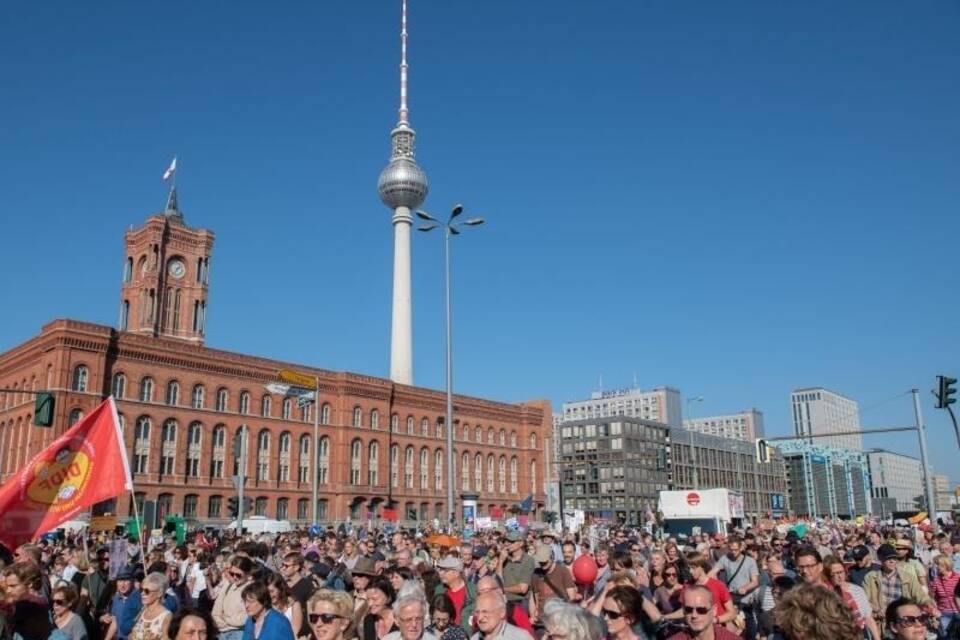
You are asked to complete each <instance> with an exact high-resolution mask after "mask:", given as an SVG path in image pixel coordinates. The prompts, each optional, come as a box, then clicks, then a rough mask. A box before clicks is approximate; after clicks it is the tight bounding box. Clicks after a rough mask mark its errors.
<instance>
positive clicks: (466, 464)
mask: <svg viewBox="0 0 960 640" xmlns="http://www.w3.org/2000/svg"><path fill="white" fill-rule="evenodd" d="M460 484H461V487H460V488H461V489H462V490H464V491H470V453H469V452H467V451H464V452H463V457H462V458H461V460H460Z"/></svg>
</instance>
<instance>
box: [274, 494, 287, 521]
mask: <svg viewBox="0 0 960 640" xmlns="http://www.w3.org/2000/svg"><path fill="white" fill-rule="evenodd" d="M289 509H290V498H277V520H286V519H287V517H288V516H287V511H288V510H289Z"/></svg>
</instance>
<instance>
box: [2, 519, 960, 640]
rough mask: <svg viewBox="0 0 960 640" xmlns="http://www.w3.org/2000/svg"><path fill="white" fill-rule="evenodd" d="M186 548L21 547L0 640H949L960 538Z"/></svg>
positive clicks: (375, 538) (881, 532) (764, 536)
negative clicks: (888, 639)
mask: <svg viewBox="0 0 960 640" xmlns="http://www.w3.org/2000/svg"><path fill="white" fill-rule="evenodd" d="M189 540H190V542H189V543H186V544H180V545H177V544H175V543H174V542H173V541H172V540H171V539H162V540H155V539H151V541H150V543H149V544H145V545H144V546H143V547H141V546H140V545H138V544H135V543H134V544H130V545H127V546H126V547H123V546H118V545H115V544H111V545H109V546H104V545H103V542H104V541H103V540H99V539H97V538H95V537H90V538H84V537H82V536H81V537H69V536H68V537H64V538H61V539H59V540H40V541H38V542H37V543H36V544H26V545H23V546H21V547H20V548H18V549H16V551H15V553H13V555H12V557H9V558H7V560H8V562H6V563H4V564H5V566H4V568H3V578H2V581H0V588H2V591H3V593H2V596H3V598H2V601H3V605H2V608H0V640H45V639H48V638H50V639H54V640H164V639H169V640H215V639H220V640H294V639H304V640H311V639H312V640H467V639H468V638H469V639H470V640H601V639H603V640H654V639H656V640H667V639H673V640H737V639H741V638H742V639H743V640H859V639H863V640H883V639H885V638H895V639H898V640H928V639H932V638H940V639H941V640H948V639H949V640H958V639H960V613H958V610H960V606H958V605H960V586H958V583H960V572H958V571H960V531H956V532H950V531H947V532H942V533H939V534H937V535H934V534H933V533H932V532H931V531H923V530H920V529H916V528H912V527H892V526H886V525H882V524H879V523H866V524H861V525H854V524H850V523H826V524H823V523H821V524H819V525H817V526H811V527H809V528H807V527H802V528H801V527H785V526H780V527H776V528H770V529H764V530H749V529H748V530H747V531H746V532H735V533H733V534H731V535H729V536H723V535H708V534H700V535H693V536H690V537H685V536H679V539H676V538H672V537H667V536H660V537H657V538H655V537H654V536H653V535H651V533H650V532H648V531H644V530H634V529H631V528H628V527H619V528H612V529H610V530H603V531H602V532H598V530H597V529H596V528H590V529H589V530H587V529H584V530H583V531H582V532H580V533H567V534H562V535H561V534H558V533H557V532H555V531H553V530H552V529H549V528H544V529H540V530H533V529H531V530H527V531H519V530H507V531H481V532H479V533H476V534H474V535H472V536H470V538H469V539H466V540H461V539H454V538H451V537H449V536H436V535H433V536H431V535H428V534H427V533H421V532H417V531H403V530H400V531H385V530H381V529H378V528H376V527H372V526H366V527H360V528H358V529H356V530H354V529H353V528H352V527H346V526H340V527H339V528H337V529H331V530H327V531H321V532H317V531H314V532H313V534H311V533H308V532H300V531H295V532H292V533H284V534H279V535H267V534H263V535H258V536H253V535H243V536H239V537H238V536H233V535H232V534H231V533H230V532H223V533H222V535H211V534H209V532H208V534H207V535H204V534H203V533H199V532H198V533H196V534H195V536H191V537H189ZM118 549H119V550H120V551H119V553H121V554H122V555H121V556H120V557H118V555H117V554H118Z"/></svg>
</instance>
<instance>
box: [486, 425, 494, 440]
mask: <svg viewBox="0 0 960 640" xmlns="http://www.w3.org/2000/svg"><path fill="white" fill-rule="evenodd" d="M487 444H494V435H493V428H492V427H491V428H490V429H487Z"/></svg>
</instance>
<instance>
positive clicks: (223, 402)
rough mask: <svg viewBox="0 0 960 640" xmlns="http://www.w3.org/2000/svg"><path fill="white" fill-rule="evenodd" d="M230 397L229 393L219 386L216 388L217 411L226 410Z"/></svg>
mask: <svg viewBox="0 0 960 640" xmlns="http://www.w3.org/2000/svg"><path fill="white" fill-rule="evenodd" d="M229 398H230V393H229V392H228V391H227V390H226V389H224V388H223V387H220V388H219V389H217V411H226V410H227V401H228V400H229Z"/></svg>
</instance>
